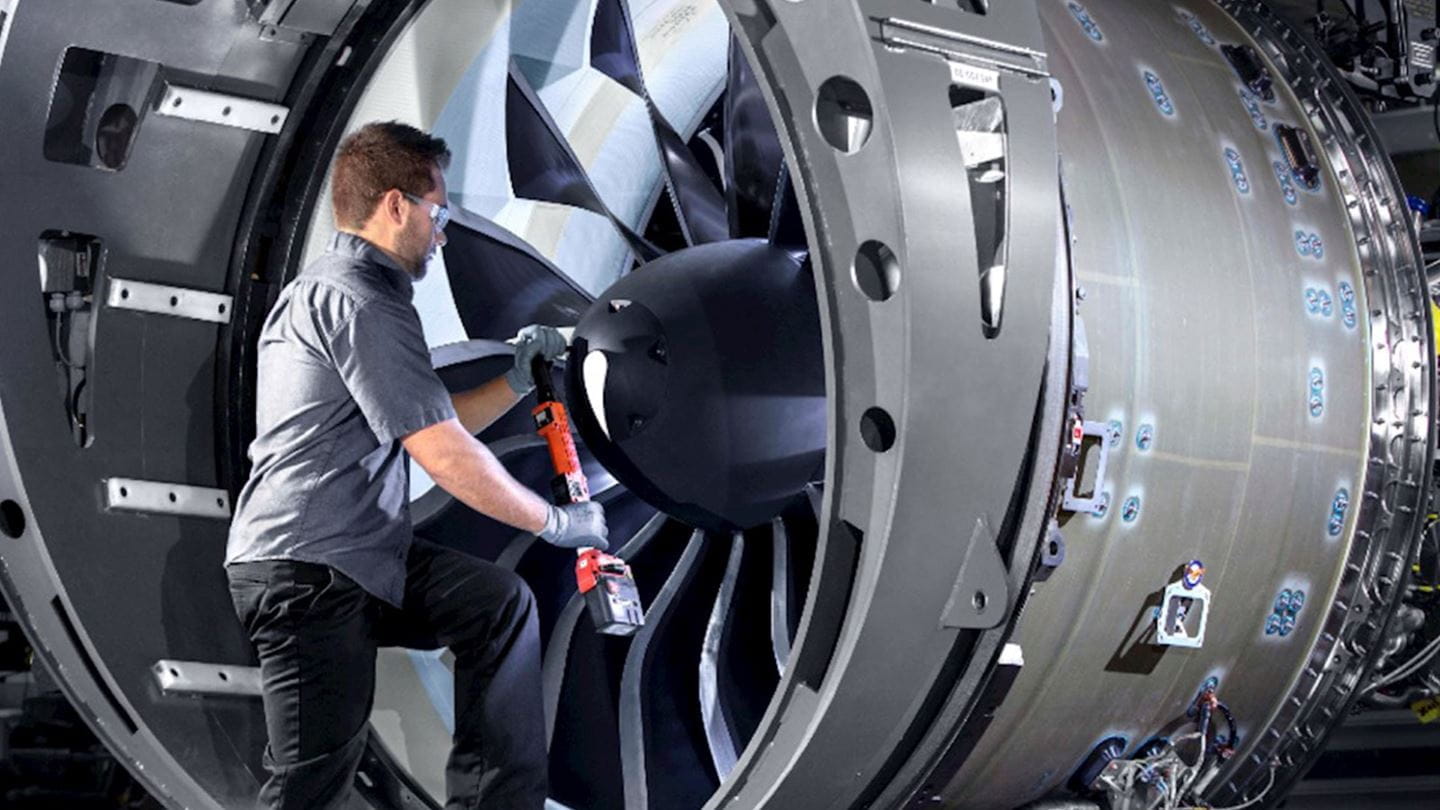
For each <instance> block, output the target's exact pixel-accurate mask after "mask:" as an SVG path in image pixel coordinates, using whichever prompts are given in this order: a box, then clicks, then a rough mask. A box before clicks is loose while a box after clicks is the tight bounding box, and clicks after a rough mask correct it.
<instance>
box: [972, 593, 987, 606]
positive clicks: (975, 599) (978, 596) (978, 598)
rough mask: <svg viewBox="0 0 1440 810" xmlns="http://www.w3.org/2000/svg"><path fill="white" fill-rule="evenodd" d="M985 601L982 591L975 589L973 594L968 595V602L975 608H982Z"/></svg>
mask: <svg viewBox="0 0 1440 810" xmlns="http://www.w3.org/2000/svg"><path fill="white" fill-rule="evenodd" d="M987 601H988V600H987V599H986V598H985V592H984V591H976V592H975V595H974V596H972V597H970V604H972V605H974V606H975V609H976V610H984V609H985V603H986V602H987Z"/></svg>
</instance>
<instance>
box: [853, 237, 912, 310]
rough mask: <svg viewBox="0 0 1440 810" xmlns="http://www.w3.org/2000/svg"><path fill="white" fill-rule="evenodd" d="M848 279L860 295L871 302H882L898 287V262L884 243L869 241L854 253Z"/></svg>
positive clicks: (893, 253) (893, 252)
mask: <svg viewBox="0 0 1440 810" xmlns="http://www.w3.org/2000/svg"><path fill="white" fill-rule="evenodd" d="M850 278H851V280H852V281H854V282H855V288H856V289H858V290H859V291H860V294H861V295H863V296H865V297H866V298H869V299H870V300H871V301H884V300H886V299H888V298H889V297H890V296H892V295H894V294H895V288H896V287H899V286H900V261H899V260H898V259H896V258H895V251H893V250H891V249H890V248H888V247H886V246H885V243H883V242H877V241H875V240H874V239H870V240H868V241H866V242H865V243H864V244H862V245H861V246H860V249H859V250H858V251H856V252H855V263H854V264H853V265H851V267H850Z"/></svg>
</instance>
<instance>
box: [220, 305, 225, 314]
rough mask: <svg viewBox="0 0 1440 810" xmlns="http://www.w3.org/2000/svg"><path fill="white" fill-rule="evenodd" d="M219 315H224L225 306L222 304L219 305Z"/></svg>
mask: <svg viewBox="0 0 1440 810" xmlns="http://www.w3.org/2000/svg"><path fill="white" fill-rule="evenodd" d="M220 314H221V315H224V314H225V305H224V304H221V305H220Z"/></svg>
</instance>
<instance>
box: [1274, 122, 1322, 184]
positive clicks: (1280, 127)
mask: <svg viewBox="0 0 1440 810" xmlns="http://www.w3.org/2000/svg"><path fill="white" fill-rule="evenodd" d="M1275 140H1277V141H1279V142H1280V151H1282V152H1284V153H1285V160H1286V162H1287V163H1289V164H1290V174H1291V175H1293V176H1294V178H1295V182H1297V183H1299V184H1300V185H1302V186H1304V187H1305V188H1306V189H1308V190H1310V191H1314V190H1315V189H1318V188H1320V163H1319V160H1318V159H1317V158H1316V157H1315V150H1314V148H1313V147H1312V146H1311V145H1310V134H1309V133H1307V132H1306V131H1305V130H1303V129H1300V128H1299V127H1292V126H1289V125H1288V124H1276V125H1275Z"/></svg>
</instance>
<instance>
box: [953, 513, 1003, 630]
mask: <svg viewBox="0 0 1440 810" xmlns="http://www.w3.org/2000/svg"><path fill="white" fill-rule="evenodd" d="M1007 578H1008V572H1007V571H1006V570H1005V561H1004V560H1002V559H1001V558H1000V549H999V548H997V547H996V546H995V535H994V534H993V533H991V531H990V527H989V526H986V525H985V521H984V520H977V521H975V531H974V532H972V533H971V535H970V545H969V547H968V548H967V549H966V551H965V559H964V561H963V562H961V563H960V574H959V576H957V577H956V579H955V587H954V588H953V589H952V590H951V591H950V598H949V599H947V600H946V601H945V610H944V612H943V613H942V614H941V616H940V626H941V627H949V628H957V629H978V630H988V629H990V628H992V627H998V626H999V625H1000V623H1001V622H1002V621H1004V620H1005V614H1006V613H1007V612H1009V609H1010V586H1009V585H1008V583H1007V581H1006V580H1007Z"/></svg>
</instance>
